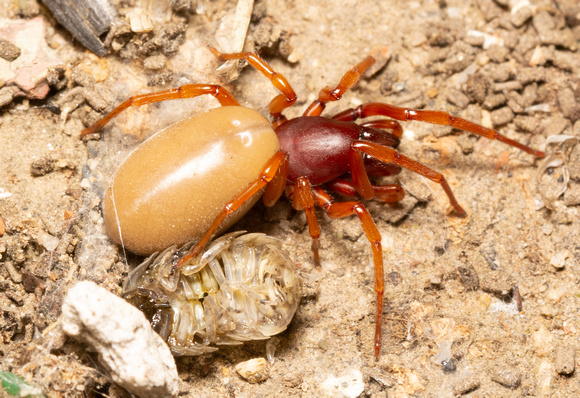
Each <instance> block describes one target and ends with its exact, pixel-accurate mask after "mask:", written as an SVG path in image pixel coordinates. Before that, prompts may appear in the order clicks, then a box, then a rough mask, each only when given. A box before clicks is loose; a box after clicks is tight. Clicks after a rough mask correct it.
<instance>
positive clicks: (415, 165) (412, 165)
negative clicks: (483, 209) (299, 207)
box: [350, 141, 466, 217]
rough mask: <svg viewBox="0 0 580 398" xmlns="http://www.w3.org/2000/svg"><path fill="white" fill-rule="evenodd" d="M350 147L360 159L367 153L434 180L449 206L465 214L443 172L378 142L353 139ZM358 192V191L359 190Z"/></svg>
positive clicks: (458, 212)
mask: <svg viewBox="0 0 580 398" xmlns="http://www.w3.org/2000/svg"><path fill="white" fill-rule="evenodd" d="M350 149H351V153H352V152H357V153H359V154H360V158H361V159H362V154H363V153H366V154H367V155H369V156H371V157H373V158H375V159H378V160H380V161H381V162H385V163H394V164H397V165H399V166H401V167H404V168H405V169H407V170H411V171H413V172H415V173H417V174H420V175H422V176H423V177H427V178H428V179H430V180H431V181H434V182H436V183H438V184H440V185H441V187H442V188H443V190H444V191H445V193H446V194H447V197H448V198H449V202H450V203H451V206H453V208H454V209H455V211H456V212H457V214H458V215H460V216H462V217H463V216H465V215H466V213H465V210H463V208H462V207H461V206H460V205H459V203H458V202H457V200H456V199H455V196H454V195H453V192H452V191H451V187H449V184H448V183H447V181H446V180H445V177H443V174H441V173H439V172H437V171H435V170H433V169H430V168H429V167H427V166H425V165H423V164H421V163H419V162H417V161H416V160H413V159H411V158H408V157H406V156H405V155H401V154H400V153H399V152H397V151H396V150H395V149H393V148H390V147H387V146H383V145H379V144H375V143H374V142H368V141H354V142H353V143H352V144H351V145H350ZM361 162H362V160H361ZM353 166H354V165H353V164H352V163H351V167H352V168H353V181H354V167H353ZM363 173H364V176H366V172H365V171H364V169H363ZM361 178H362V177H361ZM366 178H367V180H368V177H366ZM357 191H359V190H358V188H357ZM359 193H360V191H359ZM361 196H362V195H361ZM363 197H364V196H363Z"/></svg>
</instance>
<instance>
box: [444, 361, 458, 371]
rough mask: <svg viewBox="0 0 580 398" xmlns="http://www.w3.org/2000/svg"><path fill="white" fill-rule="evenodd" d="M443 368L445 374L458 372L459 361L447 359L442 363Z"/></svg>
mask: <svg viewBox="0 0 580 398" xmlns="http://www.w3.org/2000/svg"><path fill="white" fill-rule="evenodd" d="M441 366H443V372H445V373H452V372H455V371H456V370H457V360H456V359H455V358H450V359H446V360H444V361H442V362H441Z"/></svg>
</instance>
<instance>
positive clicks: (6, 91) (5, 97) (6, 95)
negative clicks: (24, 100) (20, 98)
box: [0, 87, 14, 108]
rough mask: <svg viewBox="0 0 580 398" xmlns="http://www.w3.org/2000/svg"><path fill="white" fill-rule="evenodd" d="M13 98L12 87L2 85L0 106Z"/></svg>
mask: <svg viewBox="0 0 580 398" xmlns="http://www.w3.org/2000/svg"><path fill="white" fill-rule="evenodd" d="M13 98H14V89H13V88H12V87H2V88H1V89H0V108H2V107H3V106H6V105H8V104H9V103H11V102H12V99H13Z"/></svg>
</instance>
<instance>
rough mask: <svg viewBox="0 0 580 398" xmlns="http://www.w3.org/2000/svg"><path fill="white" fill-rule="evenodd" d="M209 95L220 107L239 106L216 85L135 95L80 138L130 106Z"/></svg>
mask: <svg viewBox="0 0 580 398" xmlns="http://www.w3.org/2000/svg"><path fill="white" fill-rule="evenodd" d="M204 94H209V95H211V96H213V97H215V98H216V99H217V100H218V101H219V102H220V104H221V105H222V106H228V105H229V106H232V105H233V106H239V105H240V104H239V102H238V101H237V100H236V99H235V98H234V96H233V95H232V94H231V93H230V92H229V91H228V90H226V89H225V88H223V87H221V86H218V85H216V84H186V85H183V86H181V87H178V88H172V89H169V90H163V91H159V92H157V93H149V94H142V95H136V96H134V97H131V98H129V99H127V100H126V101H125V102H123V103H122V104H121V105H119V106H118V107H116V108H115V109H113V110H112V111H111V112H110V113H108V114H107V115H105V116H104V117H103V118H102V119H101V120H99V121H97V122H96V123H95V124H93V125H92V126H90V127H88V128H86V129H84V130H83V131H82V132H81V138H82V137H84V136H85V135H87V134H91V133H96V132H97V131H99V130H100V129H102V128H103V127H104V126H105V124H107V123H108V122H109V121H110V120H111V119H112V118H114V117H115V116H117V115H118V114H119V113H121V112H123V111H124V110H125V109H127V108H129V107H131V106H141V105H146V104H151V103H153V102H161V101H167V100H173V99H184V98H194V97H198V96H200V95H204Z"/></svg>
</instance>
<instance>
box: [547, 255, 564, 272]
mask: <svg viewBox="0 0 580 398" xmlns="http://www.w3.org/2000/svg"><path fill="white" fill-rule="evenodd" d="M550 265H552V267H554V268H556V269H562V268H564V266H565V265H566V259H565V258H564V255H563V254H562V253H557V254H556V255H554V256H553V257H552V258H551V259H550Z"/></svg>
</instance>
